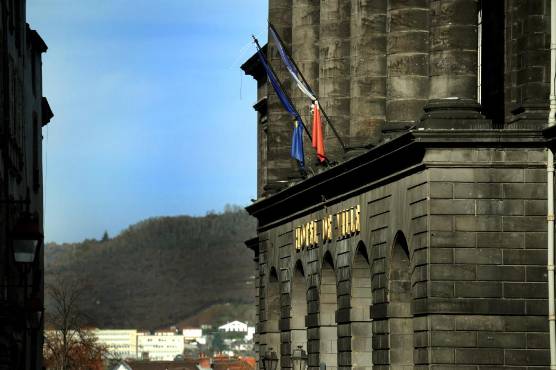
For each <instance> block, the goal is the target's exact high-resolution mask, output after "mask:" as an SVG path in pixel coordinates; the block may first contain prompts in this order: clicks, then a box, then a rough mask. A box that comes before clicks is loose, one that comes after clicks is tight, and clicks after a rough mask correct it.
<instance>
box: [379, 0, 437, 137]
mask: <svg viewBox="0 0 556 370" xmlns="http://www.w3.org/2000/svg"><path fill="white" fill-rule="evenodd" d="M388 29H389V33H388V60H387V64H388V82H387V93H388V99H387V103H386V120H387V124H386V125H385V127H384V130H383V131H384V132H385V133H386V134H387V135H395V132H397V131H405V130H406V129H407V128H409V127H411V126H413V125H414V124H415V122H416V121H417V120H418V119H419V118H420V117H421V115H422V109H423V105H424V104H425V102H426V100H427V96H428V92H429V90H428V88H429V78H428V76H429V43H428V39H429V8H428V0H416V1H404V0H390V1H389V4H388Z"/></svg>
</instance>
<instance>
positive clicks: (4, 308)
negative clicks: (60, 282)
mask: <svg viewBox="0 0 556 370" xmlns="http://www.w3.org/2000/svg"><path fill="white" fill-rule="evenodd" d="M0 37H1V41H0V119H1V125H0V253H1V257H0V370H40V369H42V366H43V364H42V344H43V326H44V325H43V312H44V310H43V302H44V279H43V278H44V269H43V266H44V263H43V262H44V255H43V239H44V237H43V222H44V219H43V171H42V128H43V127H44V126H45V125H46V124H48V123H49V121H50V120H51V118H52V117H53V113H52V111H51V109H50V106H49V104H48V101H47V100H46V98H45V97H43V94H42V59H41V58H42V54H43V53H44V52H46V50H47V46H46V44H45V42H44V41H43V39H42V38H41V37H40V36H39V34H38V33H37V31H35V30H33V29H31V28H30V26H29V25H28V24H27V22H26V1H25V0H2V1H1V2H0Z"/></svg>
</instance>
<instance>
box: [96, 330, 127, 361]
mask: <svg viewBox="0 0 556 370" xmlns="http://www.w3.org/2000/svg"><path fill="white" fill-rule="evenodd" d="M93 334H94V335H95V336H96V337H97V339H98V342H99V343H102V344H104V345H105V346H106V348H107V349H108V352H109V353H110V357H111V358H120V359H127V358H137V330H133V329H114V330H111V329H110V330H100V329H95V330H93Z"/></svg>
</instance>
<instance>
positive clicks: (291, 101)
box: [251, 35, 313, 141]
mask: <svg viewBox="0 0 556 370" xmlns="http://www.w3.org/2000/svg"><path fill="white" fill-rule="evenodd" d="M251 37H253V41H254V42H255V45H257V49H258V50H261V49H262V48H261V45H259V40H257V38H256V37H255V35H251ZM267 65H268V68H270V70H271V71H272V73H273V74H274V77H276V81H277V82H278V84H279V85H280V88H281V89H282V91H283V92H284V95H286V98H288V100H289V101H290V103H291V105H292V107H293V108H294V109H295V111H296V112H297V113H298V114H299V111H298V110H297V108H296V107H295V104H293V100H292V99H291V98H290V96H289V94H288V92H287V91H286V89H284V85H282V81H280V79H279V78H278V75H276V71H275V70H274V68H272V65H271V64H270V63H269V62H268V63H267ZM299 122H301V125H302V126H303V128H304V129H305V132H306V133H307V136H308V137H309V140H311V141H313V137H312V136H311V133H310V132H309V130H308V129H307V126H305V123H304V122H303V119H302V118H301V116H299Z"/></svg>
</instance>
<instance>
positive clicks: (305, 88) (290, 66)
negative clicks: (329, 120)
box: [268, 23, 317, 101]
mask: <svg viewBox="0 0 556 370" xmlns="http://www.w3.org/2000/svg"><path fill="white" fill-rule="evenodd" d="M268 30H269V34H270V36H271V37H272V40H274V46H276V48H277V49H278V53H279V54H280V58H281V59H282V62H284V65H285V66H286V68H287V70H288V72H289V73H290V75H291V76H292V78H293V79H294V81H295V83H296V85H297V87H298V88H299V90H301V92H303V94H305V95H306V96H307V97H308V98H309V99H311V101H315V100H317V97H316V96H315V94H314V93H313V91H312V90H311V87H309V85H307V84H306V83H305V81H304V80H303V78H302V77H301V73H299V70H298V69H297V68H296V66H295V64H294V63H293V62H292V60H291V59H290V57H289V56H288V53H286V50H285V49H284V45H282V43H281V42H280V37H279V36H278V32H276V30H275V29H274V26H272V24H271V23H269V24H268Z"/></svg>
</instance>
